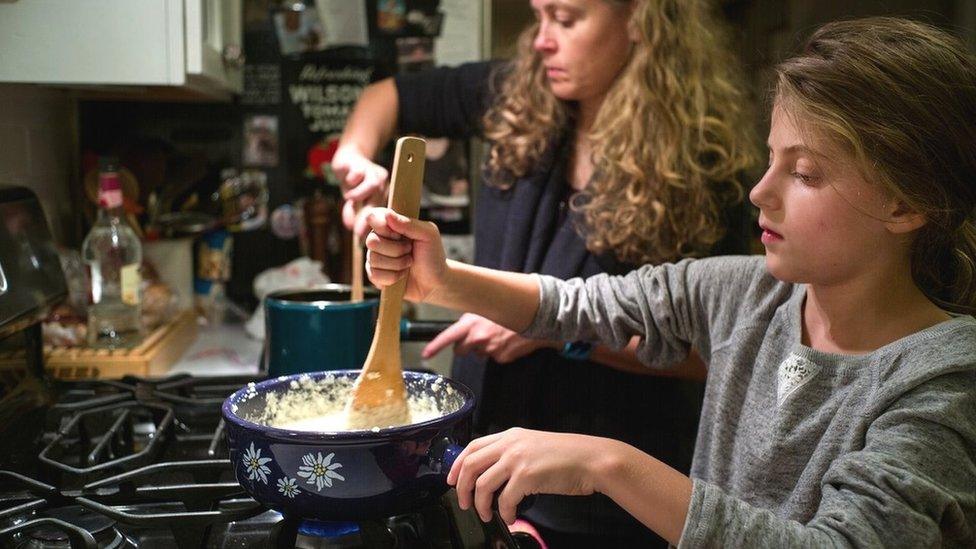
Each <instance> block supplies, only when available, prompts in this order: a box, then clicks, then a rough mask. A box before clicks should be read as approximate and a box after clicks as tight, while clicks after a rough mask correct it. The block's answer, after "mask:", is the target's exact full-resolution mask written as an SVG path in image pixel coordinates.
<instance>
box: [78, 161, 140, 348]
mask: <svg viewBox="0 0 976 549" xmlns="http://www.w3.org/2000/svg"><path fill="white" fill-rule="evenodd" d="M98 185H99V187H98V219H97V220H96V221H95V224H94V225H93V226H92V228H91V231H90V232H89V233H88V236H86V237H85V240H84V242H83V243H82V245H81V255H82V258H83V259H84V261H85V263H86V264H87V265H88V268H89V270H90V273H91V305H90V306H89V307H88V344H89V345H90V346H92V347H102V348H119V347H131V346H133V345H135V344H136V343H138V342H139V340H140V339H141V338H142V335H143V330H142V321H141V319H140V314H141V311H142V295H141V288H140V285H141V280H140V275H139V266H140V265H141V264H142V243H141V242H140V241H139V238H138V237H137V236H136V233H135V231H133V230H132V227H130V226H129V225H128V223H127V222H126V220H125V212H124V210H123V207H122V185H121V182H120V180H119V173H118V168H117V167H116V164H115V163H114V162H113V161H110V160H103V161H102V162H101V166H100V167H99V174H98Z"/></svg>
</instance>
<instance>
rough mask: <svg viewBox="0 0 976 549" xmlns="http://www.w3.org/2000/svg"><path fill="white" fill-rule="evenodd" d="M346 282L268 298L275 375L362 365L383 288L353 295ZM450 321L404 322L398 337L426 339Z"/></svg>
mask: <svg viewBox="0 0 976 549" xmlns="http://www.w3.org/2000/svg"><path fill="white" fill-rule="evenodd" d="M349 296H350V289H349V286H348V285H345V284H327V285H324V286H318V287H315V288H310V289H301V290H281V291H278V292H274V293H271V294H269V295H268V296H267V297H265V299H264V315H265V328H266V329H265V334H266V338H267V339H266V340H265V366H266V369H267V372H268V375H269V376H271V377H276V376H282V375H292V374H299V373H307V372H321V371H326V370H355V369H359V368H361V367H362V365H363V362H364V361H365V360H366V354H367V353H368V352H369V346H370V344H371V343H372V341H373V332H374V331H375V329H376V316H377V313H378V311H379V304H380V301H379V292H378V291H376V290H375V289H367V290H366V291H365V297H366V299H364V300H363V301H359V302H356V303H353V302H351V301H350V300H349ZM450 325H451V323H450V322H418V321H410V320H404V321H401V323H400V339H401V340H403V341H426V340H429V339H431V338H433V337H434V336H436V335H437V334H438V333H440V332H441V331H442V330H444V329H445V328H447V327H448V326H450Z"/></svg>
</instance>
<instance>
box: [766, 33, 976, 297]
mask: <svg viewBox="0 0 976 549" xmlns="http://www.w3.org/2000/svg"><path fill="white" fill-rule="evenodd" d="M777 74H778V80H777V84H776V89H775V93H776V101H777V102H778V103H779V104H780V105H783V107H784V108H785V109H786V110H787V112H788V113H789V114H790V115H792V116H793V117H794V118H795V119H797V120H802V121H803V124H804V125H805V126H806V127H807V128H809V129H810V130H811V131H815V132H818V133H819V134H820V135H823V136H825V137H826V138H827V139H829V140H830V141H831V142H833V143H835V144H837V145H839V146H840V147H842V148H843V150H845V151H846V152H848V153H850V154H851V155H852V157H853V158H854V159H855V161H856V162H857V165H858V166H859V167H860V169H861V172H862V173H863V174H864V175H865V177H866V178H867V179H868V180H869V181H871V180H874V181H877V182H879V183H880V184H881V185H883V186H884V187H885V188H886V190H887V191H888V192H889V193H890V194H891V195H893V196H894V197H895V198H897V199H899V200H902V201H903V202H904V203H905V204H906V205H907V206H908V207H910V208H911V209H912V210H914V211H915V212H918V213H921V214H923V215H925V217H926V220H927V223H926V224H925V225H924V226H923V227H922V228H921V229H920V230H919V232H918V234H917V236H916V237H915V239H914V240H913V242H912V249H911V262H912V276H913V278H914V280H915V283H916V284H917V285H918V286H919V288H921V289H922V291H923V292H925V294H926V296H928V298H929V299H930V300H932V301H933V302H934V303H936V304H937V305H939V306H940V307H942V308H944V309H946V310H949V311H953V312H958V313H966V314H973V313H974V312H976V221H974V217H976V59H974V57H973V55H972V54H970V53H968V52H967V50H966V47H965V46H964V45H963V43H962V42H961V41H960V40H958V39H956V38H955V37H953V36H951V35H950V34H948V33H946V32H944V31H941V30H939V29H937V28H935V27H932V26H930V25H927V24H924V23H919V22H915V21H909V20H905V19H895V18H887V17H876V18H867V19H859V20H854V21H841V22H836V23H830V24H828V25H825V26H824V27H822V28H820V29H819V30H818V31H817V32H816V33H814V34H813V36H812V37H811V38H810V39H809V41H808V42H807V44H806V46H805V47H804V49H803V51H802V53H800V54H799V55H798V56H796V57H793V58H792V59H789V60H787V61H785V62H784V63H782V64H781V65H779V67H778V68H777Z"/></svg>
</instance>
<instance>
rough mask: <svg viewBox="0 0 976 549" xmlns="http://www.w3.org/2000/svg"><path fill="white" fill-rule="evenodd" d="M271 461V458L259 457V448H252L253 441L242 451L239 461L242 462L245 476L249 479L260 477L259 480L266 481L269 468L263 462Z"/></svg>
mask: <svg viewBox="0 0 976 549" xmlns="http://www.w3.org/2000/svg"><path fill="white" fill-rule="evenodd" d="M269 461H271V458H263V457H261V449H260V448H258V449H257V450H255V449H254V443H253V442H252V443H251V447H250V448H248V449H247V450H245V451H244V457H243V459H242V460H241V463H243V464H244V470H245V471H247V478H249V479H251V480H257V479H261V482H263V483H265V484H267V483H268V473H270V472H271V469H269V468H268V466H267V465H265V463H268V462H269Z"/></svg>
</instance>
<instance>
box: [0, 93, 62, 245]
mask: <svg viewBox="0 0 976 549" xmlns="http://www.w3.org/2000/svg"><path fill="white" fill-rule="evenodd" d="M74 121H75V101H74V100H73V99H71V98H70V97H69V96H68V95H67V93H66V92H62V91H58V90H52V89H47V88H41V87H37V86H29V85H0V185H23V186H25V187H29V188H31V189H33V190H34V192H36V193H37V194H38V196H39V197H40V198H41V203H42V204H43V206H44V212H45V213H46V214H47V217H48V224H49V225H50V226H51V230H52V232H53V233H54V237H55V239H56V240H57V241H58V242H60V243H63V244H77V243H76V242H74V240H75V239H76V238H77V237H76V233H77V228H76V227H75V226H74V223H75V221H74V219H75V215H74V212H73V208H72V201H71V197H70V192H69V190H70V188H71V187H70V185H69V182H70V181H72V178H74V170H73V166H74V160H73V159H74V155H75V152H74V151H75V147H74V139H75V137H74V136H75V135H76V132H75V122H74Z"/></svg>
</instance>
